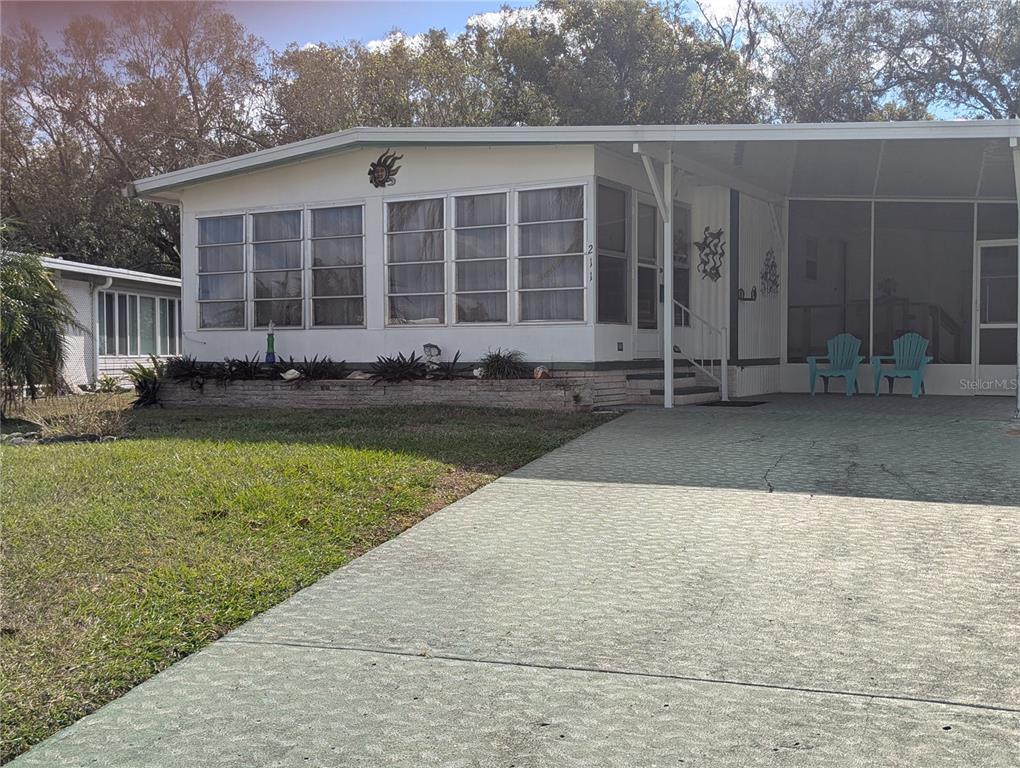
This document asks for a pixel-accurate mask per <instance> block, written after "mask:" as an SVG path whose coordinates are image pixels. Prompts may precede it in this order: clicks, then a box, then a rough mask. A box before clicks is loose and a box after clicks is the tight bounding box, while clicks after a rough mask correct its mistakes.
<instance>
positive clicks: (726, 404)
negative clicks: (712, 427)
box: [698, 400, 768, 408]
mask: <svg viewBox="0 0 1020 768" xmlns="http://www.w3.org/2000/svg"><path fill="white" fill-rule="evenodd" d="M767 402H768V400H713V401H712V402H710V403H698V407H699V408H750V407H751V406H752V405H765V403H767Z"/></svg>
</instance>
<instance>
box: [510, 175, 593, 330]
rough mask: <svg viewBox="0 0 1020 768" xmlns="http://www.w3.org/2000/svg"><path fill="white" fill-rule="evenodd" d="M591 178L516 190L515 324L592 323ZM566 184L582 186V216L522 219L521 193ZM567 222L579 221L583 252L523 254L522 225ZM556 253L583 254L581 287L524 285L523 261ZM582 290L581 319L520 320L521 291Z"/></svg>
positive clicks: (553, 182) (521, 187)
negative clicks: (533, 219)
mask: <svg viewBox="0 0 1020 768" xmlns="http://www.w3.org/2000/svg"><path fill="white" fill-rule="evenodd" d="M592 182H593V180H592V178H591V177H584V178H581V179H577V178H574V179H552V180H549V181H546V182H543V183H541V184H528V185H522V186H518V187H514V189H513V206H512V210H513V214H514V216H513V222H514V223H513V227H512V230H513V238H512V240H513V259H512V260H513V265H512V269H513V294H514V302H513V308H514V318H515V324H516V325H586V324H588V322H589V318H590V317H592V315H591V312H592V311H593V310H592V308H591V307H590V306H589V303H590V302H589V295H590V294H589V288H590V286H591V282H592V281H591V279H590V277H591V273H592V271H593V263H592V262H593V256H594V251H595V246H594V243H593V242H592V241H593V240H594V232H593V226H594V222H593V221H592V218H591V207H592V203H591V201H590V200H589V196H590V195H591V190H592ZM567 187H580V188H581V200H582V206H583V210H582V216H581V218H580V219H555V220H551V221H527V222H521V220H520V219H521V214H520V211H521V207H520V195H521V193H522V192H536V191H540V190H543V189H563V188H567ZM564 221H580V222H581V231H582V233H583V236H582V245H581V248H582V252H581V253H580V254H573V253H570V254H566V253H558V254H547V255H531V256H522V255H521V253H520V242H521V238H520V229H521V227H522V226H529V225H532V224H555V223H559V222H564ZM555 256H580V257H581V286H580V287H577V288H521V287H520V281H521V273H520V262H521V261H522V260H524V259H548V258H552V257H555ZM575 290H580V291H582V295H581V308H582V318H581V319H580V320H522V319H521V294H523V293H537V292H539V291H575Z"/></svg>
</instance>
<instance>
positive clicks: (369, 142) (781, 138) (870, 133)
mask: <svg viewBox="0 0 1020 768" xmlns="http://www.w3.org/2000/svg"><path fill="white" fill-rule="evenodd" d="M1010 138H1020V120H1016V119H1013V120H952V121H948V120H922V121H905V122H895V123H894V122H871V123H788V124H761V125H659V126H643V125H619V126H552V127H530V126H529V127H504V128H460V127H457V128H351V129H349V130H346V131H339V132H337V133H330V134H326V135H325V136H318V137H316V138H313V139H306V140H304V141H298V142H294V143H292V144H283V145H281V146H278V147H272V148H270V149H263V150H259V151H257V152H251V153H249V154H246V155H239V156H237V157H230V158H226V159H224V160H217V161H215V162H212V163H206V164H204V165H196V166H193V167H191V168H184V169H182V170H179V171H172V172H170V173H164V174H160V175H158V176H151V177H149V178H146V179H139V180H137V181H135V182H133V183H132V184H131V185H129V186H128V187H127V188H126V189H125V194H126V195H128V196H129V197H142V198H148V199H154V200H160V199H163V200H172V199H173V195H165V194H164V193H167V192H170V191H172V190H174V189H177V188H180V187H185V186H189V185H192V184H197V183H200V182H205V181H210V180H212V179H217V178H221V177H224V176H232V175H235V174H239V173H246V172H249V171H254V170H260V169H264V168H268V167H272V166H275V165H280V164H284V163H293V162H298V161H301V160H306V159H308V158H311V157H314V156H317V155H322V154H330V153H334V152H341V151H346V150H350V149H354V148H357V147H361V146H387V147H398V146H411V145H434V146H435V145H453V146H456V145H472V144H474V145H516V144H520V145H525V144H623V145H627V144H638V143H640V144H647V145H653V144H675V145H678V146H681V147H684V148H692V147H694V146H696V145H698V144H714V145H716V146H717V147H718V146H719V145H723V146H724V147H728V146H734V145H736V144H740V143H745V144H746V143H754V142H787V143H789V142H810V143H812V144H813V143H815V142H856V143H858V144H859V143H861V142H867V143H874V145H875V146H878V145H879V144H880V143H882V142H888V141H901V140H915V141H921V142H930V141H931V140H957V141H960V140H968V139H975V140H985V142H986V143H988V142H989V141H991V142H993V143H996V144H1005V142H1006V140H1007V139H1010ZM765 149H766V153H768V152H769V150H768V149H767V148H765ZM1010 173H1012V171H1010ZM774 191H776V192H780V193H781V191H779V190H774Z"/></svg>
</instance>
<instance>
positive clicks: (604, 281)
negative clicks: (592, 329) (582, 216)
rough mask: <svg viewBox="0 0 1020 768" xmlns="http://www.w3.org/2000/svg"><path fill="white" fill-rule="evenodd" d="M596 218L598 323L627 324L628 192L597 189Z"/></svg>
mask: <svg viewBox="0 0 1020 768" xmlns="http://www.w3.org/2000/svg"><path fill="white" fill-rule="evenodd" d="M595 207H596V211H595V219H596V223H597V225H598V302H597V305H598V313H597V316H598V321H599V322H600V323H627V322H629V319H630V318H629V313H628V311H627V296H628V284H629V281H628V280H627V272H628V269H627V229H628V226H627V225H628V219H629V218H630V217H629V216H628V215H627V209H628V205H627V193H626V192H624V191H623V190H622V189H617V188H616V187H610V186H607V185H605V184H599V186H598V199H597V201H596V206H595Z"/></svg>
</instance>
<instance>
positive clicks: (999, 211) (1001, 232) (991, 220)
mask: <svg viewBox="0 0 1020 768" xmlns="http://www.w3.org/2000/svg"><path fill="white" fill-rule="evenodd" d="M1016 217H1017V210H1016V203H978V207H977V239H978V240H1016V237H1017V223H1016Z"/></svg>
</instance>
